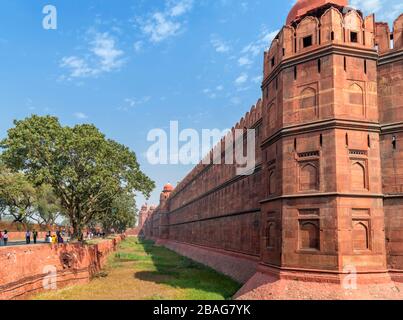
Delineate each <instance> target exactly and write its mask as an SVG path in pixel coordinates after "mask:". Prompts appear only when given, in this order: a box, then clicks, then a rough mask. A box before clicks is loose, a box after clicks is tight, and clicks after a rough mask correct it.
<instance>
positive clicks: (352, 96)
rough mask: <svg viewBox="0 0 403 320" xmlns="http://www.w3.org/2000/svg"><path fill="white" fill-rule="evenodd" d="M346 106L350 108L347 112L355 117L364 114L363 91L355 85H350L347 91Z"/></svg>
mask: <svg viewBox="0 0 403 320" xmlns="http://www.w3.org/2000/svg"><path fill="white" fill-rule="evenodd" d="M347 104H348V105H349V106H350V110H348V112H349V113H350V114H352V115H355V116H363V115H364V114H365V95H364V89H363V88H362V87H361V86H360V85H359V84H357V83H352V84H351V85H350V86H349V87H348V90H347Z"/></svg>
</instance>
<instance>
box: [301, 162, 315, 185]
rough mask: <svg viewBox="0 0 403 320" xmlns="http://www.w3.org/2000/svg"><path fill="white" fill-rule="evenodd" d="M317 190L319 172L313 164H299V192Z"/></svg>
mask: <svg viewBox="0 0 403 320" xmlns="http://www.w3.org/2000/svg"><path fill="white" fill-rule="evenodd" d="M318 189H319V170H318V167H317V165H316V164H314V163H313V162H304V163H301V164H300V173H299V190H300V191H317V190H318Z"/></svg>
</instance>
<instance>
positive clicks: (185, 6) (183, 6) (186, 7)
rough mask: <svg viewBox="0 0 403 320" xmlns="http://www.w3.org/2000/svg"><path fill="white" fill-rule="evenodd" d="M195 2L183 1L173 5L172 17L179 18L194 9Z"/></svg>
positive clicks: (190, 0)
mask: <svg viewBox="0 0 403 320" xmlns="http://www.w3.org/2000/svg"><path fill="white" fill-rule="evenodd" d="M192 6H193V0H182V1H179V2H177V3H175V4H174V5H173V7H172V8H171V9H170V15H171V17H179V16H181V15H183V14H185V13H187V12H188V11H190V10H191V9H192Z"/></svg>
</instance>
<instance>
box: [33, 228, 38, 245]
mask: <svg viewBox="0 0 403 320" xmlns="http://www.w3.org/2000/svg"><path fill="white" fill-rule="evenodd" d="M32 237H33V238H34V244H36V241H37V239H38V231H36V230H34V231H33V232H32Z"/></svg>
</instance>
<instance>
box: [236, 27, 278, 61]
mask: <svg viewBox="0 0 403 320" xmlns="http://www.w3.org/2000/svg"><path fill="white" fill-rule="evenodd" d="M278 32H279V30H275V31H267V30H266V29H264V30H263V32H261V33H260V35H259V37H258V38H257V40H255V41H253V42H250V43H249V44H247V45H246V46H244V47H243V48H242V50H241V56H240V57H239V58H238V65H239V66H240V67H248V66H251V65H252V64H254V63H255V62H257V61H258V60H257V57H258V56H259V55H262V54H263V51H264V50H266V49H267V48H268V47H269V46H270V44H271V42H272V41H273V39H274V37H275V36H276V35H277V34H278ZM259 61H260V60H259Z"/></svg>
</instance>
